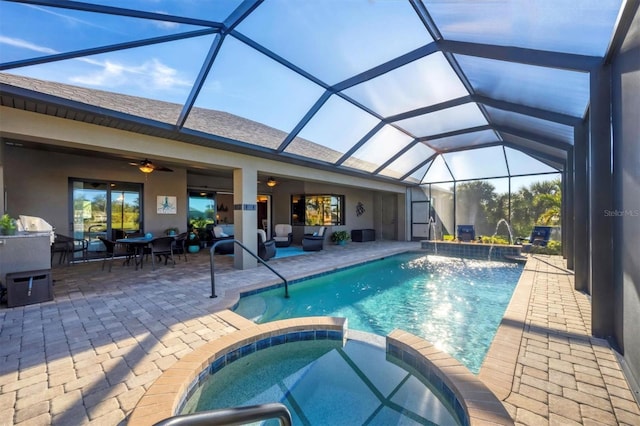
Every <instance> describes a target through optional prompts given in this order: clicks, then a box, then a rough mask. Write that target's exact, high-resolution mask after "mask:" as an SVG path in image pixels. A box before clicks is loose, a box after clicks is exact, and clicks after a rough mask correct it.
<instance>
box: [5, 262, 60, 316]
mask: <svg viewBox="0 0 640 426" xmlns="http://www.w3.org/2000/svg"><path fill="white" fill-rule="evenodd" d="M6 281H7V283H6V286H7V307H9V308H13V307H15V306H25V305H31V304H34V303H42V302H48V301H50V300H53V282H52V280H51V269H42V270H39V271H25V272H14V273H10V274H7V277H6Z"/></svg>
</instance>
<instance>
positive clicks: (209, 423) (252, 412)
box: [153, 402, 292, 426]
mask: <svg viewBox="0 0 640 426" xmlns="http://www.w3.org/2000/svg"><path fill="white" fill-rule="evenodd" d="M275 418H277V419H278V420H279V421H280V425H282V426H291V424H292V419H291V413H289V410H288V409H287V407H286V406H285V405H284V404H280V403H279V402H274V403H271V404H262V405H251V406H248V407H235V408H223V409H220V410H211V411H203V412H201V413H194V414H184V415H181V416H174V417H170V418H168V419H165V420H162V421H160V422H158V423H156V424H155V425H153V426H223V425H242V424H246V423H250V422H255V421H258V420H268V419H275Z"/></svg>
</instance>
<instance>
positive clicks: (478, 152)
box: [442, 146, 509, 180]
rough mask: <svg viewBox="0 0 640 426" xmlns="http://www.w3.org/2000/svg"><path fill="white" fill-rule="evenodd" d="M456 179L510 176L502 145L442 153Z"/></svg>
mask: <svg viewBox="0 0 640 426" xmlns="http://www.w3.org/2000/svg"><path fill="white" fill-rule="evenodd" d="M442 156H443V157H444V160H445V161H446V162H447V164H448V165H449V168H450V169H451V173H453V177H454V178H455V179H456V180H466V179H476V178H488V177H498V176H508V175H509V172H508V170H507V164H506V162H505V157H504V152H503V151H502V147H501V146H492V147H489V148H478V149H474V150H469V151H458V152H450V153H445V154H442Z"/></svg>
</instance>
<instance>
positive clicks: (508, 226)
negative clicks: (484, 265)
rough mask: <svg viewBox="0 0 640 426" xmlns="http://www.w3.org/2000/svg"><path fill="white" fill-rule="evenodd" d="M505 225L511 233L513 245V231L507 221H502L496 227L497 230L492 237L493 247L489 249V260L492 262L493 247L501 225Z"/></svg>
mask: <svg viewBox="0 0 640 426" xmlns="http://www.w3.org/2000/svg"><path fill="white" fill-rule="evenodd" d="M502 223H504V224H505V225H506V226H507V231H508V232H509V244H511V245H513V231H511V225H509V222H507V219H500V220H499V221H498V224H497V225H496V230H495V231H494V233H493V235H492V236H491V247H489V260H491V252H492V251H493V246H494V245H495V242H494V239H495V237H496V235H498V229H499V228H500V224H502Z"/></svg>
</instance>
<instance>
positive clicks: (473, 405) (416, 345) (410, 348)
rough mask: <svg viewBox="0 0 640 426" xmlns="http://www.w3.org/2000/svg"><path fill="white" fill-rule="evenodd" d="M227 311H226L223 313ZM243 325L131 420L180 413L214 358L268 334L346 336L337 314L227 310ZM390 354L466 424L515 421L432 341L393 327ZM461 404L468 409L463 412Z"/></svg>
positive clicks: (171, 373)
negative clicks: (273, 316)
mask: <svg viewBox="0 0 640 426" xmlns="http://www.w3.org/2000/svg"><path fill="white" fill-rule="evenodd" d="M221 314H222V312H221ZM224 317H225V321H228V322H229V323H230V324H232V325H233V326H234V327H237V328H238V330H237V331H234V332H232V333H230V334H227V335H225V336H222V337H220V338H219V339H216V340H214V341H211V342H209V343H207V344H205V345H203V346H201V347H199V348H197V349H195V350H194V351H193V352H191V353H189V354H187V355H185V356H184V357H183V358H182V359H180V360H179V361H177V362H176V363H175V364H174V365H173V366H171V367H170V368H169V369H167V370H166V371H165V372H164V373H163V374H162V375H161V376H160V377H159V378H158V379H157V380H156V381H155V382H154V383H153V384H152V385H151V386H150V387H149V389H148V390H147V391H146V392H145V394H144V395H143V396H142V398H141V399H140V401H139V402H138V404H137V405H136V407H135V408H134V410H133V412H132V413H131V416H130V417H129V422H128V424H130V425H136V426H137V425H153V424H155V423H157V422H159V421H161V420H164V419H167V418H169V417H172V416H175V415H176V414H177V411H178V410H179V409H180V407H181V405H182V404H183V403H184V401H185V396H186V395H187V394H189V393H190V392H191V391H192V390H193V389H194V386H195V385H197V384H199V383H200V382H201V381H202V380H203V374H204V373H205V372H207V371H209V368H210V367H211V366H212V365H213V363H214V361H216V360H217V359H220V358H221V357H224V356H225V355H228V354H230V353H232V352H234V351H240V352H242V349H243V348H246V347H247V345H251V344H256V343H257V342H260V341H263V340H264V339H266V338H271V337H278V336H283V335H286V334H288V333H295V332H308V331H312V330H333V331H337V332H340V333H342V339H343V344H344V339H346V338H347V334H348V330H347V320H346V319H345V318H335V317H304V318H293V319H287V320H280V321H273V322H270V323H264V324H254V323H253V322H251V321H249V320H247V319H246V318H243V317H241V316H240V315H237V314H235V313H233V312H231V311H225V312H224ZM386 347H387V354H391V355H393V356H396V357H397V358H399V359H401V360H402V361H403V362H405V363H407V364H408V365H410V366H411V367H413V368H415V369H416V370H417V371H418V372H419V373H420V374H422V375H423V376H424V378H425V379H427V380H430V381H434V379H437V380H435V382H436V384H437V386H438V387H440V390H441V391H443V394H444V395H445V396H446V397H447V399H448V402H449V403H450V404H451V406H452V407H453V408H454V410H456V413H457V414H458V416H460V415H461V414H463V415H464V416H465V418H462V419H461V420H462V421H463V424H464V425H471V426H474V425H481V424H487V423H491V424H498V425H512V424H513V420H512V419H511V417H510V416H509V414H508V413H507V411H506V409H505V408H504V406H503V405H502V403H501V402H500V400H498V399H497V398H496V395H495V394H494V393H493V392H492V391H491V390H490V389H489V388H488V387H487V386H486V385H485V384H484V383H483V382H482V381H481V380H480V379H479V378H478V377H477V376H476V375H474V374H473V373H471V371H469V370H468V369H467V368H466V367H465V366H463V365H462V364H460V362H459V361H457V360H456V359H454V358H452V357H451V356H450V355H448V354H446V353H444V352H442V351H440V350H439V349H437V348H435V347H434V346H433V345H432V344H431V343H429V342H428V341H426V340H424V339H422V338H420V337H417V336H415V335H413V334H411V333H408V332H405V331H402V330H394V331H392V332H391V333H390V334H389V335H387V337H386ZM460 408H461V409H462V410H463V412H462V413H460V412H459V410H460Z"/></svg>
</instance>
